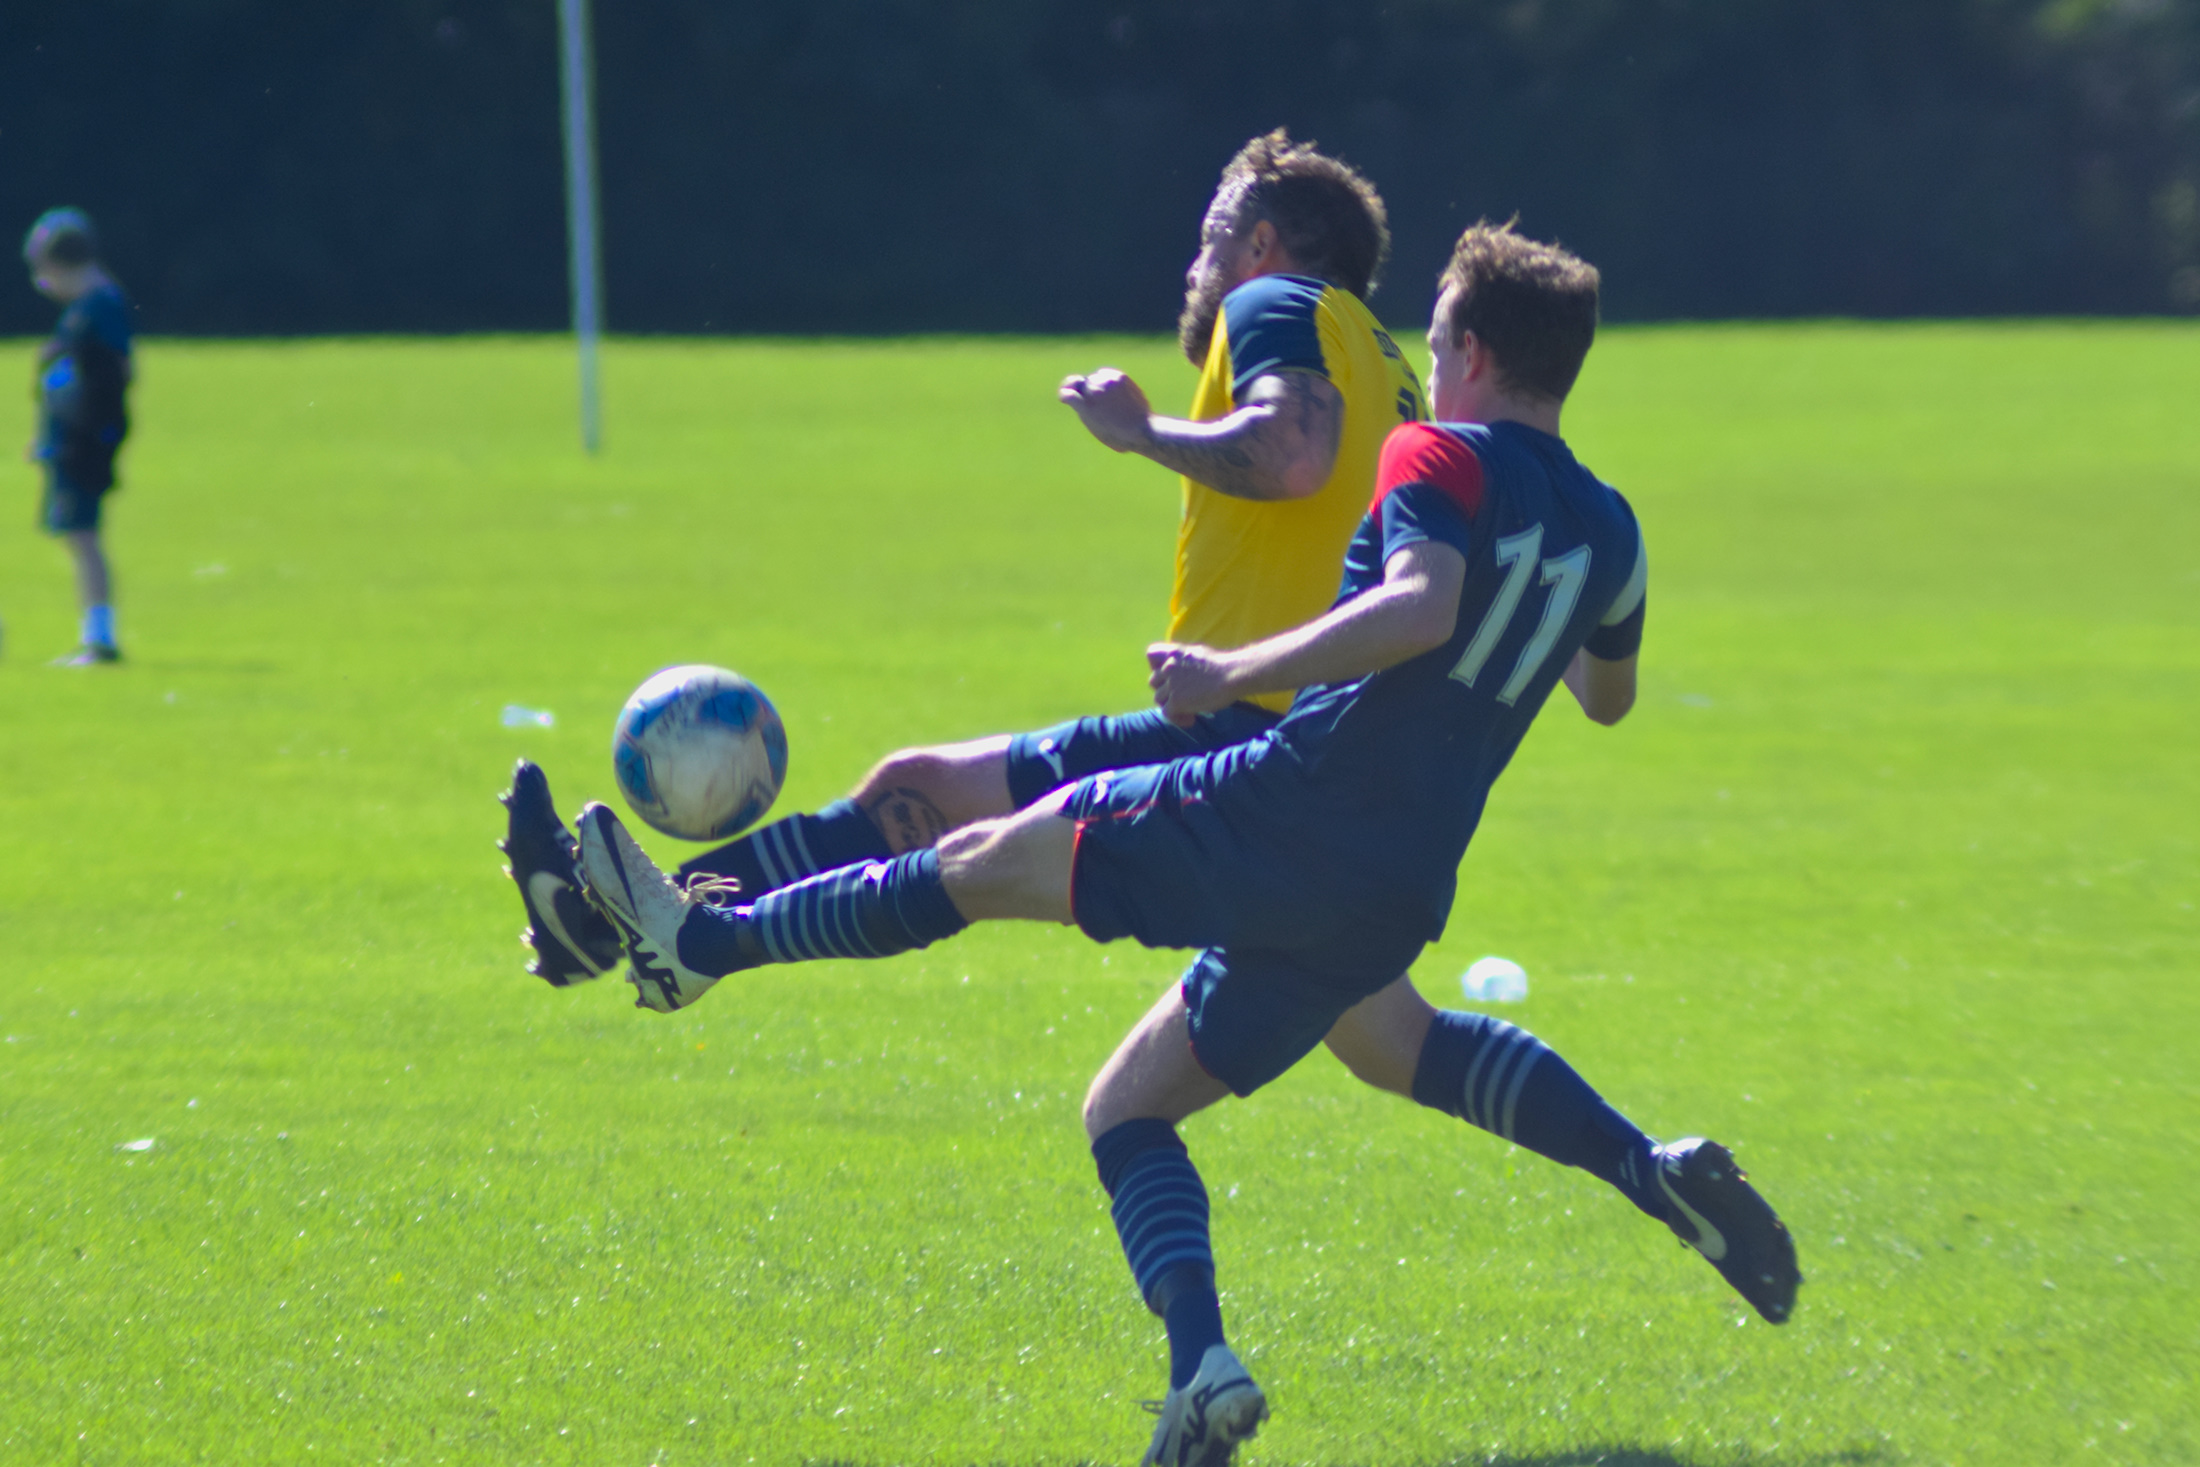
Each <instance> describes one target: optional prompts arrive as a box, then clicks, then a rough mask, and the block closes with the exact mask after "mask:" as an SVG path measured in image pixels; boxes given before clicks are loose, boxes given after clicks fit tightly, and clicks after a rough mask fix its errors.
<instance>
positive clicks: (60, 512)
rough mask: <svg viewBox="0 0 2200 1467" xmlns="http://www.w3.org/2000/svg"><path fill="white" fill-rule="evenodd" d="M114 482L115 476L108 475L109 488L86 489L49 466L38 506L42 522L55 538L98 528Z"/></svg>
mask: <svg viewBox="0 0 2200 1467" xmlns="http://www.w3.org/2000/svg"><path fill="white" fill-rule="evenodd" d="M113 482H114V480H113V476H112V475H109V476H108V483H107V484H106V485H104V486H102V487H100V488H98V489H86V488H83V487H81V486H80V485H79V484H78V483H76V482H75V481H74V480H72V479H70V478H68V477H65V476H64V475H63V474H62V473H61V472H60V471H59V470H57V469H56V468H54V466H53V465H52V464H48V465H47V466H46V494H45V498H44V499H43V500H42V501H41V503H40V504H39V507H38V520H39V523H40V524H41V525H43V526H44V527H45V528H46V530H47V531H48V532H49V533H51V534H55V535H67V534H72V533H75V532H77V531H82V530H96V529H98V528H99V517H100V509H101V506H102V505H103V504H104V503H105V501H106V498H107V490H108V488H111V487H112V485H113Z"/></svg>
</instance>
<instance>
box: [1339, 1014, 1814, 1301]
mask: <svg viewBox="0 0 2200 1467" xmlns="http://www.w3.org/2000/svg"><path fill="white" fill-rule="evenodd" d="M1328 1042H1329V1047H1330V1049H1331V1051H1333V1052H1334V1053H1335V1054H1336V1055H1337V1057H1338V1058H1339V1059H1341V1060H1343V1061H1344V1063H1345V1065H1346V1067H1347V1068H1349V1069H1350V1070H1351V1071H1352V1072H1353V1073H1354V1074H1355V1075H1357V1076H1358V1077H1359V1078H1360V1079H1362V1080H1364V1081H1366V1082H1367V1083H1368V1084H1370V1085H1374V1086H1376V1087H1377V1088H1378V1089H1383V1090H1389V1091H1392V1092H1394V1093H1396V1094H1399V1095H1404V1096H1407V1097H1409V1098H1410V1099H1413V1100H1416V1101H1418V1102H1420V1103H1421V1104H1422V1105H1425V1106H1428V1107H1429V1108H1430V1109H1432V1110H1440V1111H1442V1112H1443V1113H1444V1114H1446V1115H1451V1116H1457V1117H1459V1118H1460V1119H1461V1120H1464V1121H1466V1122H1467V1123H1468V1124H1470V1125H1474V1126H1479V1127H1481V1128H1482V1129H1483V1130H1485V1131H1489V1132H1491V1133H1492V1134H1494V1135H1498V1136H1502V1137H1503V1138H1504V1139H1506V1140H1507V1141H1511V1142H1513V1143H1515V1144H1516V1145H1520V1146H1524V1147H1526V1148H1527V1149H1528V1150H1530V1151H1533V1152H1536V1153H1537V1154H1538V1155H1541V1156H1547V1157H1549V1158H1551V1160H1553V1161H1556V1162H1560V1163H1563V1164H1564V1165H1567V1166H1576V1167H1580V1168H1581V1169H1582V1170H1583V1171H1586V1172H1589V1173H1590V1174H1592V1175H1594V1176H1597V1177H1601V1178H1603V1179H1604V1180H1605V1181H1607V1182H1609V1183H1611V1184H1612V1186H1613V1187H1615V1188H1616V1189H1618V1191H1619V1192H1620V1194H1621V1195H1622V1196H1624V1197H1626V1198H1627V1200H1628V1201H1630V1202H1632V1203H1634V1204H1635V1206H1636V1207H1638V1208H1640V1209H1641V1210H1642V1211H1643V1212H1645V1213H1647V1214H1649V1215H1650V1216H1651V1217H1654V1218H1656V1219H1657V1220H1658V1221H1659V1222H1662V1223H1664V1224H1666V1225H1667V1226H1668V1227H1670V1228H1671V1229H1672V1230H1673V1232H1674V1233H1675V1234H1676V1235H1677V1236H1678V1237H1679V1238H1680V1240H1681V1241H1682V1242H1683V1243H1686V1244H1688V1245H1689V1246H1690V1247H1692V1248H1694V1249H1696V1251H1698V1252H1699V1253H1701V1254H1703V1255H1704V1257H1705V1258H1706V1259H1708V1260H1709V1261H1710V1262H1711V1264H1712V1266H1713V1267H1714V1268H1716V1269H1718V1271H1719V1273H1720V1274H1721V1276H1723V1277H1724V1278H1725V1279H1726V1281H1727V1282H1728V1283H1730V1284H1732V1285H1733V1286H1734V1288H1735V1290H1736V1291H1737V1292H1739V1293H1740V1294H1741V1295H1742V1297H1743V1298H1745V1299H1747V1300H1748V1301H1749V1302H1750V1304H1751V1305H1752V1306H1754V1307H1755V1308H1756V1309H1757V1311H1758V1312H1759V1313H1760V1314H1762V1315H1764V1317H1765V1318H1766V1319H1768V1320H1770V1321H1772V1322H1773V1323H1774V1324H1779V1323H1782V1322H1783V1321H1785V1320H1786V1319H1787V1317H1788V1315H1789V1313H1790V1312H1791V1311H1792V1310H1793V1309H1794V1306H1795V1290H1796V1288H1797V1286H1798V1285H1799V1284H1801V1282H1802V1274H1801V1272H1800V1271H1799V1270H1798V1268H1797V1266H1796V1262H1795V1244H1794V1240H1793V1239H1792V1238H1791V1237H1789V1235H1788V1231H1787V1228H1786V1226H1785V1225H1784V1224H1783V1223H1781V1221H1780V1219H1779V1217H1778V1216H1777V1215H1776V1214H1775V1213H1774V1212H1773V1210H1772V1208H1771V1206H1770V1205H1769V1204H1768V1203H1766V1202H1765V1200H1764V1199H1763V1198H1762V1197H1760V1196H1759V1195H1758V1194H1757V1192H1756V1190H1755V1189H1754V1188H1752V1187H1751V1186H1750V1185H1749V1180H1748V1177H1747V1175H1746V1174H1745V1173H1743V1172H1742V1171H1741V1169H1740V1168H1739V1167H1737V1166H1735V1165H1734V1158H1733V1155H1732V1153H1730V1152H1728V1151H1727V1149H1726V1148H1725V1147H1723V1146H1721V1145H1719V1144H1718V1143H1717V1142H1715V1141H1705V1140H1702V1139H1701V1138H1690V1139H1688V1140H1685V1141H1675V1142H1673V1143H1671V1144H1669V1145H1665V1146H1660V1145H1658V1144H1657V1142H1656V1141H1655V1140H1653V1139H1652V1138H1651V1137H1650V1136H1648V1135H1646V1134H1645V1133H1644V1132H1643V1131H1642V1130H1641V1129H1640V1128H1639V1127H1637V1126H1636V1125H1635V1123H1634V1122H1632V1121H1630V1120H1629V1119H1627V1117H1626V1116H1624V1115H1621V1114H1620V1113H1619V1111H1617V1110H1615V1109H1614V1108H1613V1107H1612V1106H1611V1105H1610V1104H1609V1103H1607V1102H1606V1101H1605V1099H1604V1097H1603V1096H1601V1095H1599V1094H1597V1092H1596V1091H1595V1090H1594V1089H1592V1088H1591V1087H1590V1085H1589V1083H1588V1082H1587V1081H1585V1080H1583V1079H1582V1078H1581V1076H1580V1075H1579V1074H1577V1073H1576V1072H1575V1071H1574V1068H1573V1066H1571V1065H1569V1064H1567V1063H1566V1061H1565V1060H1564V1059H1562V1058H1560V1057H1559V1055H1558V1052H1557V1051H1555V1050H1553V1049H1552V1048H1551V1047H1550V1046H1549V1045H1547V1044H1545V1043H1544V1042H1543V1041H1542V1040H1540V1039H1538V1038H1536V1037H1535V1036H1534V1035H1533V1034H1530V1033H1529V1032H1528V1031H1527V1030H1525V1029H1522V1028H1519V1027H1518V1026H1516V1025H1513V1024H1508V1023H1506V1022H1505V1021H1504V1020H1502V1019H1497V1018H1492V1017H1490V1016H1489V1015H1487V1014H1475V1013H1464V1012H1460V1011H1458V1010H1452V1009H1441V1010H1440V1009H1436V1008H1434V1007H1432V1006H1430V1004H1429V1003H1428V1001H1427V1000H1426V999H1424V998H1422V997H1421V995H1420V993H1419V992H1418V991H1417V990H1415V988H1414V987H1413V984H1412V982H1411V980H1409V979H1405V978H1400V979H1399V980H1398V981H1397V982H1395V983H1392V984H1391V985H1390V986H1389V987H1387V988H1385V989H1383V990H1381V991H1380V992H1378V993H1376V994H1374V995H1372V996H1371V997H1369V998H1367V999H1365V1000H1363V1001H1362V1002H1361V1003H1359V1004H1358V1005H1357V1006H1355V1007H1354V1008H1352V1009H1350V1010H1348V1011H1347V1012H1346V1013H1345V1014H1344V1015H1343V1016H1342V1017H1340V1018H1339V1019H1338V1020H1337V1023H1336V1024H1335V1026H1334V1027H1333V1028H1332V1029H1331V1030H1330V1033H1329V1041H1328ZM1409 1057H1410V1058H1409Z"/></svg>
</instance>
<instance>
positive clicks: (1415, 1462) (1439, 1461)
mask: <svg viewBox="0 0 2200 1467" xmlns="http://www.w3.org/2000/svg"><path fill="white" fill-rule="evenodd" d="M1893 1460H1894V1455H1893V1453H1892V1452H1890V1451H1888V1450H1887V1449H1886V1448H1884V1447H1852V1448H1850V1449H1849V1450H1847V1451H1839V1452H1742V1453H1738V1454H1735V1453H1721V1452H1720V1451H1719V1450H1718V1449H1717V1448H1715V1447H1714V1448H1712V1449H1710V1452H1709V1453H1708V1454H1707V1455H1705V1456H1699V1457H1695V1458H1693V1459H1684V1458H1681V1457H1676V1456H1674V1455H1673V1454H1672V1453H1671V1452H1667V1451H1660V1450H1657V1449H1654V1448H1650V1447H1626V1446H1594V1447H1579V1448H1576V1449H1575V1450H1573V1451H1570V1452H1530V1453H1527V1454H1525V1455H1523V1454H1520V1453H1516V1452H1466V1453H1462V1454H1461V1455H1459V1456H1455V1457H1417V1458H1414V1459H1412V1460H1410V1461H1407V1460H1401V1459H1398V1458H1376V1457H1369V1458H1367V1459H1365V1460H1364V1461H1363V1460H1361V1459H1358V1458H1345V1459H1340V1460H1339V1461H1338V1462H1337V1463H1336V1467H1696V1464H1700V1463H1704V1462H1712V1463H1716V1464H1718V1467H1880V1464H1884V1463H1888V1462H1892V1461H1893ZM1118 1461H1119V1459H1116V1458H1091V1459H1088V1460H1086V1461H1084V1462H1080V1463H1078V1464H1077V1467H1117V1463H1118ZM803 1467H884V1464H882V1463H876V1462H864V1461H859V1460H857V1459H856V1458H853V1457H833V1458H827V1459H822V1460H817V1461H810V1462H805V1463H804V1464H803ZM972 1467H1020V1464H1017V1463H1010V1462H993V1463H990V1464H978V1463H973V1464H972Z"/></svg>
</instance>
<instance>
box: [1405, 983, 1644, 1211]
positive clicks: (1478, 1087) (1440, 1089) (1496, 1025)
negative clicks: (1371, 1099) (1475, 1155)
mask: <svg viewBox="0 0 2200 1467" xmlns="http://www.w3.org/2000/svg"><path fill="white" fill-rule="evenodd" d="M1413 1098H1414V1099H1415V1100H1417V1101H1419V1102H1420V1103H1421V1104H1423V1105H1425V1106H1428V1107H1429V1108H1430V1109H1432V1110H1440V1111H1442V1112H1443V1113H1444V1114H1446V1115H1451V1116H1457V1117H1459V1118H1460V1119H1461V1120H1463V1121H1465V1122H1467V1123H1468V1124H1469V1125H1474V1126H1480V1127H1481V1128H1482V1129H1483V1130H1485V1131H1489V1132H1491V1133H1492V1134H1494V1135H1498V1136H1502V1137H1504V1138H1505V1139H1506V1140H1507V1141H1510V1142H1513V1143H1514V1144H1515V1145H1519V1146H1525V1147H1527V1148H1528V1150H1530V1151H1533V1152H1535V1153H1536V1154H1537V1155H1539V1156H1547V1157H1549V1158H1550V1159H1551V1160H1553V1161H1556V1162H1563V1163H1564V1164H1565V1165H1567V1166H1577V1167H1580V1168H1581V1169H1582V1170H1583V1171H1585V1172H1588V1173H1590V1174H1592V1175H1594V1176H1598V1177H1602V1178H1603V1179H1604V1180H1605V1181H1607V1182H1610V1183H1611V1184H1612V1185H1613V1186H1614V1187H1617V1188H1618V1189H1619V1190H1620V1191H1621V1192H1622V1193H1623V1194H1625V1196H1626V1198H1627V1200H1628V1201H1630V1202H1632V1203H1634V1204H1635V1206H1637V1207H1639V1208H1641V1209H1642V1210H1643V1211H1644V1212H1646V1213H1648V1214H1650V1216H1652V1217H1654V1218H1658V1219H1661V1220H1662V1219H1663V1218H1664V1217H1665V1202H1664V1199H1663V1198H1662V1197H1661V1196H1660V1195H1659V1192H1658V1183H1657V1162H1656V1159H1655V1157H1654V1155H1653V1153H1654V1152H1655V1150H1656V1146H1657V1143H1656V1142H1654V1141H1652V1140H1651V1139H1650V1138H1649V1137H1648V1136H1646V1135H1644V1134H1643V1133H1642V1131H1641V1130H1640V1129H1639V1128H1638V1127H1637V1126H1636V1125H1635V1123H1634V1122H1632V1121H1630V1120H1628V1119H1627V1117H1625V1116H1623V1115H1621V1114H1620V1113H1619V1112H1618V1111H1616V1110H1614V1109H1612V1107H1611V1106H1610V1105H1609V1104H1607V1103H1606V1102H1605V1099H1604V1097H1603V1096H1601V1095H1599V1094H1597V1093H1596V1091H1595V1090H1593V1089H1591V1088H1590V1086H1589V1082H1588V1081H1586V1080H1584V1079H1582V1078H1581V1076H1580V1075H1578V1074H1576V1073H1575V1071H1574V1067H1573V1066H1572V1065H1569V1064H1567V1063H1566V1061H1565V1060H1563V1059H1560V1058H1559V1056H1558V1052H1557V1051H1556V1050H1554V1049H1552V1048H1551V1047H1550V1046H1549V1045H1547V1044H1545V1043H1544V1042H1543V1041H1542V1040H1540V1039H1538V1038H1536V1037H1535V1036H1534V1035H1533V1034H1530V1033H1529V1032H1528V1031H1527V1030H1525V1029H1522V1028H1520V1027H1518V1026H1517V1025H1513V1024H1508V1023H1506V1022H1505V1021H1504V1020H1503V1019H1496V1018H1492V1017H1490V1016H1489V1015H1488V1014H1470V1013H1462V1012H1460V1011H1459V1010H1456V1009H1443V1010H1439V1011H1438V1013H1437V1015H1436V1022H1435V1023H1434V1024H1432V1025H1430V1026H1429V1031H1428V1038H1427V1040H1426V1041H1424V1042H1423V1044H1422V1046H1421V1060H1420V1065H1419V1067H1418V1068H1417V1069H1415V1071H1414V1072H1413Z"/></svg>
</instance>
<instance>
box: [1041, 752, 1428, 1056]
mask: <svg viewBox="0 0 2200 1467" xmlns="http://www.w3.org/2000/svg"><path fill="white" fill-rule="evenodd" d="M1291 763H1292V761H1291V760H1290V759H1289V757H1288V756H1287V755H1284V756H1279V755H1278V754H1277V752H1276V750H1275V747H1274V746H1273V744H1272V741H1270V740H1268V739H1255V740H1253V741H1252V742H1251V743H1247V744H1239V745H1235V746H1232V747H1230V748H1227V749H1223V750H1220V751H1217V752H1215V753H1211V754H1205V755H1200V756H1197V757H1194V758H1190V759H1180V760H1177V761H1176V762H1174V763H1171V764H1163V765H1152V766H1147V767H1144V768H1139V769H1129V770H1120V771H1114V772H1109V773H1103V774H1097V775H1094V776H1092V777H1091V778H1089V779H1086V780H1083V781H1081V782H1080V783H1079V784H1078V785H1077V786H1076V788H1075V790H1074V791H1073V792H1072V794H1071V796H1070V799H1069V803H1068V806H1067V807H1066V809H1065V810H1064V813H1065V814H1066V815H1068V816H1069V817H1071V818H1072V819H1074V820H1076V821H1077V849H1076V856H1075V859H1074V862H1073V864H1072V867H1071V877H1070V907H1071V910H1072V912H1073V913H1074V914H1075V916H1076V920H1077V925H1078V926H1079V927H1080V928H1082V929H1083V930H1084V932H1085V934H1086V935H1087V936H1089V937H1091V938H1093V939H1094V940H1095V941H1098V942H1112V941H1114V940H1116V939H1118V938H1123V937H1130V938H1135V939H1137V940H1138V941H1139V942H1141V943H1144V944H1145V945H1146V946H1148V947H1196V948H1201V949H1203V951H1202V952H1201V953H1200V954H1199V956H1198V957H1197V958H1196V959H1194V960H1193V962H1192V966H1191V968H1190V969H1189V970H1188V971H1187V972H1186V973H1185V975H1184V1001H1185V1004H1186V1006H1187V1008H1188V1009H1189V1010H1190V1013H1191V1029H1192V1049H1193V1052H1194V1053H1195V1054H1197V1055H1198V1057H1199V1062H1200V1064H1201V1065H1203V1066H1204V1067H1205V1068H1206V1070H1207V1072H1208V1073H1209V1074H1211V1075H1213V1076H1214V1077H1215V1078H1216V1079H1218V1080H1221V1081H1222V1082H1223V1083H1224V1084H1226V1085H1228V1086H1229V1087H1230V1089H1231V1090H1232V1091H1234V1092H1235V1093H1237V1094H1239V1095H1250V1094H1252V1093H1253V1092H1254V1091H1255V1090H1258V1089H1259V1088H1260V1087H1261V1086H1263V1085H1265V1084H1267V1083H1268V1082H1269V1081H1270V1080H1273V1079H1275V1078H1276V1077H1277V1076H1278V1075H1281V1074H1282V1073H1283V1072H1284V1071H1285V1070H1288V1069H1290V1068H1291V1066H1293V1065H1295V1064H1297V1063H1298V1062H1299V1060H1300V1059H1302V1058H1304V1057H1305V1055H1306V1053H1307V1052H1308V1051H1309V1050H1311V1049H1313V1047H1314V1046H1315V1045H1317V1044H1319V1043H1321V1042H1322V1037H1323V1036H1324V1035H1326V1034H1327V1033H1328V1032H1329V1029H1330V1026H1331V1025H1333V1024H1335V1023H1336V1022H1337V1018H1338V1016H1339V1015H1341V1014H1343V1013H1344V1011H1345V1010H1346V1009H1349V1008H1351V1007H1352V1006H1353V1005H1354V1004H1356V1003H1358V1002H1359V1001H1360V1000H1361V999H1363V998H1366V997H1367V996H1368V995H1369V994H1372V993H1375V992H1376V991H1378V990H1379V989H1382V988H1384V987H1386V986H1388V985H1389V984H1390V983H1391V982H1392V981H1394V980H1396V979H1398V978H1400V977H1403V976H1404V975H1405V972H1406V969H1407V968H1408V967H1409V966H1411V964H1412V962H1413V959H1414V958H1415V957H1416V956H1418V955H1419V953H1420V951H1421V948H1422V946H1423V944H1424V942H1425V941H1426V940H1427V937H1428V935H1429V933H1428V920H1427V916H1426V911H1427V908H1426V904H1425V901H1424V902H1423V903H1420V904H1416V903H1414V902H1412V901H1408V900H1401V899H1399V898H1398V897H1397V896H1396V895H1395V894H1394V893H1393V891H1392V890H1391V889H1390V887H1389V886H1388V885H1387V884H1386V882H1385V880H1384V879H1383V877H1382V876H1381V875H1380V873H1378V872H1375V871H1372V870H1371V869H1370V863H1368V862H1365V861H1354V860H1352V859H1349V856H1348V854H1347V853H1346V852H1345V851H1343V850H1341V849H1340V847H1339V846H1338V844H1337V843H1336V841H1335V840H1334V839H1333V837H1335V836H1336V835H1337V834H1338V833H1339V832H1340V829H1342V828H1345V827H1349V825H1350V821H1349V819H1348V818H1346V819H1344V820H1343V822H1342V825H1340V822H1339V818H1338V817H1348V815H1349V812H1346V811H1324V810H1322V809H1320V808H1319V806H1318V804H1315V803H1312V802H1310V801H1308V800H1307V799H1305V798H1302V797H1300V796H1299V795H1297V794H1296V793H1295V792H1294V791H1295V785H1294V780H1293V778H1292V773H1293V771H1292V769H1291V768H1290V767H1289V766H1290V765H1291ZM1264 766H1265V767H1264ZM1279 766H1281V767H1279Z"/></svg>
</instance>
